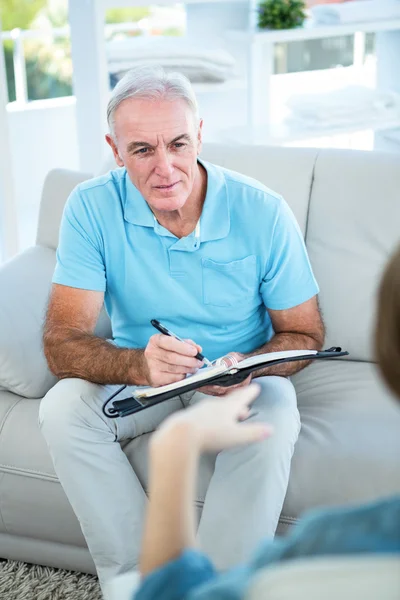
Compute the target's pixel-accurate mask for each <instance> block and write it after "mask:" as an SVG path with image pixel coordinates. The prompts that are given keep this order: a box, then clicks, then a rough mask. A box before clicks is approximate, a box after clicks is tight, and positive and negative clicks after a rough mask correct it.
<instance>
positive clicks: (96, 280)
mask: <svg viewBox="0 0 400 600" xmlns="http://www.w3.org/2000/svg"><path fill="white" fill-rule="evenodd" d="M53 283H59V284H62V285H68V286H70V287H75V288H81V289H85V290H94V291H99V292H104V291H105V289H106V275H105V265H104V252H103V240H102V236H101V232H100V231H99V228H98V227H97V225H96V218H95V215H94V214H93V211H92V210H91V209H90V206H88V204H87V203H86V202H85V199H84V197H83V195H82V192H81V191H80V190H79V188H76V189H75V190H74V191H73V192H72V194H71V195H70V197H69V198H68V201H67V204H66V205H65V209H64V213H63V217H62V220H61V227H60V236H59V243H58V248H57V264H56V268H55V271H54V275H53Z"/></svg>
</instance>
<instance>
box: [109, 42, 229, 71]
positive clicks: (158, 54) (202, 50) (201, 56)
mask: <svg viewBox="0 0 400 600" xmlns="http://www.w3.org/2000/svg"><path fill="white" fill-rule="evenodd" d="M106 51H107V58H108V60H109V61H121V60H122V61H127V60H130V59H131V58H134V59H137V60H138V59H149V60H157V59H164V58H166V57H168V58H171V59H173V58H175V59H179V58H185V59H188V58H195V59H197V60H207V61H209V62H212V63H214V64H216V65H219V66H221V67H234V66H235V64H236V61H235V59H234V58H233V56H232V55H231V54H230V53H229V52H227V51H226V50H224V49H223V48H207V47H204V46H202V45H199V44H194V43H193V42H190V41H189V40H187V39H186V38H179V37H177V38H165V37H162V36H161V37H156V36H151V37H143V38H141V37H139V38H127V39H124V40H113V41H110V42H108V43H107V45H106Z"/></svg>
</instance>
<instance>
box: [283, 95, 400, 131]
mask: <svg viewBox="0 0 400 600" xmlns="http://www.w3.org/2000/svg"><path fill="white" fill-rule="evenodd" d="M287 106H288V108H290V109H291V111H292V116H291V119H290V120H291V122H292V124H295V125H297V126H300V127H309V128H312V129H314V128H322V129H323V128H331V127H342V126H346V125H351V126H352V125H358V124H363V125H364V124H369V123H370V124H371V125H374V124H376V123H377V122H378V121H381V120H382V121H383V120H385V121H396V120H398V121H399V122H400V94H396V93H395V92H383V91H378V90H372V89H369V88H365V87H363V86H356V85H354V86H348V87H346V88H343V89H341V90H338V91H335V92H330V93H325V94H312V95H311V94H310V95H307V94H302V95H296V96H292V97H291V98H290V99H289V101H288V102H287Z"/></svg>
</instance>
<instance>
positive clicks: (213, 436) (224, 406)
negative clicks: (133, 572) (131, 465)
mask: <svg viewBox="0 0 400 600" xmlns="http://www.w3.org/2000/svg"><path fill="white" fill-rule="evenodd" d="M258 393H259V387H258V386H257V385H255V384H253V385H250V386H248V387H247V388H243V389H242V390H238V391H236V392H234V393H232V394H231V395H230V396H229V397H227V398H222V399H217V398H215V399H214V398H213V399H206V400H203V401H202V402H199V403H198V404H196V405H195V406H192V407H190V408H188V409H186V410H182V411H180V412H179V413H177V414H174V415H172V416H171V417H169V418H168V419H166V421H165V422H164V423H163V424H162V426H161V428H160V430H159V431H157V432H155V433H154V434H153V436H152V441H151V442H150V469H149V470H150V485H149V506H148V510H147V517H146V523H145V530H144V537H143V543H142V553H141V558H140V562H139V565H140V571H141V573H142V574H143V575H146V574H148V573H150V572H151V571H153V570H154V569H157V568H158V567H160V566H162V565H164V564H166V563H167V562H170V561H171V560H173V559H174V558H177V557H178V556H179V555H180V554H181V553H182V552H183V551H184V550H186V549H190V548H193V547H194V546H195V536H196V526H195V513H194V499H195V498H194V496H195V488H196V485H195V484H196V478H197V466H198V461H199V456H200V454H201V453H202V452H204V451H211V452H212V451H215V452H219V451H220V450H222V449H224V448H230V447H233V446H239V445H242V444H248V443H251V442H257V441H259V440H262V439H265V438H266V437H268V436H269V435H270V434H271V428H270V427H269V426H268V425H264V424H261V423H241V421H243V420H244V419H246V418H247V417H248V415H249V411H250V405H251V403H252V401H253V400H254V399H255V398H256V396H258Z"/></svg>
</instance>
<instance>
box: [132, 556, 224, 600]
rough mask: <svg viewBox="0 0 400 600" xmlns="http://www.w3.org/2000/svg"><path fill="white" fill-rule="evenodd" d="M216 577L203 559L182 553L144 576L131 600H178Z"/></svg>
mask: <svg viewBox="0 0 400 600" xmlns="http://www.w3.org/2000/svg"><path fill="white" fill-rule="evenodd" d="M215 577H216V572H215V569H214V567H213V565H212V563H211V562H210V560H209V559H208V558H207V556H206V555H205V554H203V553H201V552H198V551H196V550H185V551H184V552H182V554H181V555H180V556H179V557H178V558H177V559H176V560H173V561H170V562H168V563H167V564H166V565H164V566H162V567H160V568H159V569H156V570H155V571H153V572H152V573H150V574H149V575H147V576H146V577H145V578H144V579H143V581H142V584H141V586H140V588H139V589H138V591H137V592H136V594H135V595H134V600H182V599H183V598H185V599H186V598H190V595H189V594H190V592H191V591H193V590H195V589H196V588H198V587H200V586H201V585H203V584H204V583H206V582H209V581H212V580H213V579H214V578H215Z"/></svg>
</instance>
